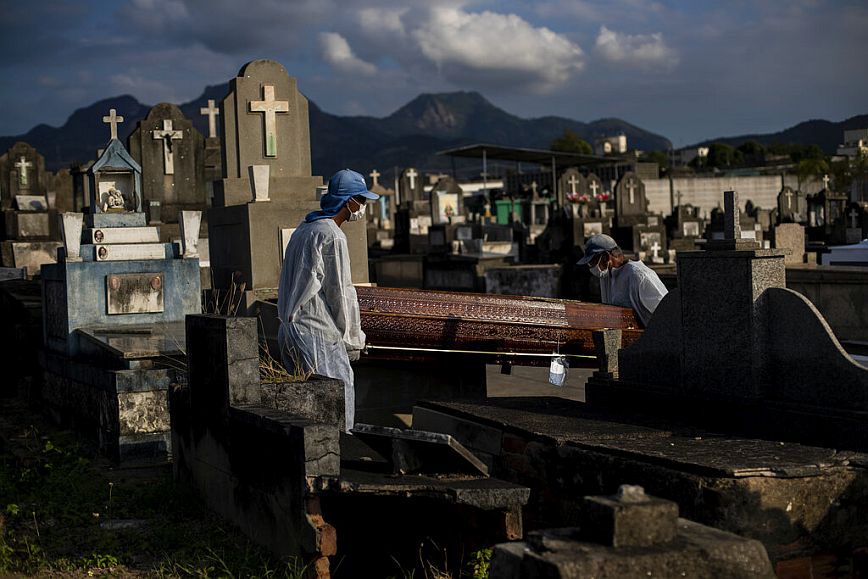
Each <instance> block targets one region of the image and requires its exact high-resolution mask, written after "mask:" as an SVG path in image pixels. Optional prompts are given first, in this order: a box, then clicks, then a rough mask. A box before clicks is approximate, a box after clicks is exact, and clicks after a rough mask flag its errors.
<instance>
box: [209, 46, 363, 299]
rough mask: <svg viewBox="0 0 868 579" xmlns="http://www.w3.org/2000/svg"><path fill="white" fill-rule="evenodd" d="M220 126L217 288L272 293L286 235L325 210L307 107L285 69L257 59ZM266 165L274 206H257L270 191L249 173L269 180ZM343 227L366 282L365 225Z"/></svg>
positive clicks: (358, 274) (214, 229) (232, 86)
mask: <svg viewBox="0 0 868 579" xmlns="http://www.w3.org/2000/svg"><path fill="white" fill-rule="evenodd" d="M220 123H221V128H222V135H223V179H222V180H221V181H219V182H217V183H215V190H214V207H213V208H212V209H210V210H209V211H208V231H209V236H208V237H209V252H210V262H211V271H212V273H213V277H214V284H215V285H214V287H215V288H219V289H229V288H230V286H232V284H238V285H240V284H244V285H245V287H246V288H247V290H248V291H250V292H256V291H258V290H273V289H274V288H276V287H277V286H278V281H279V279H280V267H281V262H282V258H283V249H284V241H285V240H286V236H285V235H282V232H284V231H287V230H290V229H292V228H295V227H296V226H297V225H298V224H299V222H300V221H301V220H302V219H303V218H304V216H305V215H306V214H307V213H308V212H310V211H313V210H316V209H319V202H318V199H317V195H316V190H317V187H318V186H321V185H322V178H321V177H317V176H313V175H311V168H310V166H311V165H310V124H309V120H308V102H307V99H306V98H305V97H304V96H303V95H302V94H301V93H300V92H299V90H298V87H297V84H296V80H295V79H294V78H292V77H290V76H289V75H288V74H287V72H286V69H284V68H283V66H282V65H280V64H279V63H277V62H275V61H272V60H255V61H252V62H249V63H247V64H245V65H244V66H243V67H242V68H241V70H240V71H239V73H238V76H237V77H236V78H234V79H232V80H231V81H230V83H229V94H227V95H226V97H225V98H224V99H223V102H222V105H221V108H220ZM251 167H253V168H254V169H251ZM260 167H267V172H268V179H267V182H268V186H267V192H268V193H267V198H268V200H269V202H261V201H259V202H257V200H262V199H263V192H264V191H265V188H264V187H261V186H259V185H258V184H257V185H254V181H253V180H252V179H251V174H253V175H259V177H260V178H261V177H262V176H263V174H264V172H265V171H266V169H260ZM257 198H258V199H257ZM342 229H343V231H344V232H345V233H346V235H347V240H348V245H349V249H350V261H351V263H352V270H353V281H354V282H357V283H358V282H366V281H367V280H368V267H367V243H366V231H365V222H364V221H359V222H352V223H347V224H345V225H344V226H343V228H342ZM249 295H253V294H249Z"/></svg>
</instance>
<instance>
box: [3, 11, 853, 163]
mask: <svg viewBox="0 0 868 579" xmlns="http://www.w3.org/2000/svg"><path fill="white" fill-rule="evenodd" d="M866 31H868V2H865V1H864V0H853V1H849V0H731V1H730V0H717V1H706V0H684V1H681V2H674V1H673V2H670V1H666V0H657V1H654V0H536V1H531V0H526V1H518V0H500V1H494V0H244V1H241V0H111V1H108V0H0V48H2V51H0V54H2V59H0V62H2V63H0V78H3V82H0V105H2V108H0V135H13V134H19V133H23V132H26V131H27V130H29V129H30V128H31V127H33V126H34V125H36V124H37V123H40V122H45V123H48V124H51V125H61V124H63V122H64V121H65V119H66V118H67V117H68V116H69V114H70V113H71V112H72V111H73V110H75V109H76V108H78V107H81V106H86V105H88V104H91V103H93V102H94V101H96V100H99V99H103V98H107V97H111V96H117V95H121V94H131V95H133V96H135V97H136V98H138V99H139V100H140V101H142V102H144V103H146V104H155V103H157V102H161V101H168V102H175V103H181V102H186V101H189V100H192V99H193V98H195V97H197V96H199V94H201V92H202V90H203V88H204V87H205V86H206V85H209V84H218V83H223V82H226V81H227V80H228V79H229V78H231V77H233V76H235V74H236V73H237V72H238V69H239V68H240V67H241V66H242V65H243V64H244V63H245V62H247V61H248V60H252V59H254V58H272V59H275V60H278V61H280V62H281V63H282V64H283V65H284V66H285V67H286V68H287V70H288V71H289V73H290V74H291V75H293V76H296V77H298V79H299V87H300V89H301V90H302V92H304V93H305V94H306V95H307V96H308V97H309V98H310V99H312V100H313V101H315V102H316V103H317V104H318V105H319V106H320V107H322V108H323V109H325V110H326V111H329V112H332V113H335V114H360V115H361V114H364V115H374V116H385V115H387V114H389V113H391V112H392V111H394V110H395V109H396V108H398V107H399V106H401V105H403V104H405V103H406V102H407V101H409V100H410V99H412V98H413V97H415V96H416V95H417V94H419V93H421V92H450V91H455V90H474V91H479V92H480V93H482V94H483V95H484V96H485V97H487V98H488V99H489V100H490V101H492V102H493V103H494V104H495V105H497V106H500V107H501V108H504V109H506V110H507V111H509V112H511V113H513V114H516V115H518V116H521V117H525V118H532V117H538V116H543V115H560V116H566V117H571V118H575V119H578V120H582V121H591V120H595V119H598V118H603V117H620V118H622V119H625V120H627V121H629V122H632V123H634V124H637V125H639V126H640V127H642V128H645V129H648V130H651V131H654V132H657V133H660V134H662V135H664V136H666V137H669V138H670V139H672V140H673V142H674V143H675V145H676V146H681V145H688V144H691V143H693V142H696V141H698V140H702V139H706V138H713V137H716V136H728V135H735V134H743V133H749V132H770V131H777V130H780V129H783V128H786V127H788V126H791V125H793V124H795V123H797V122H800V121H802V120H807V119H810V118H825V119H829V120H842V119H844V118H847V117H849V116H852V115H855V114H861V113H868V74H866V71H868V65H866V55H868V33H866Z"/></svg>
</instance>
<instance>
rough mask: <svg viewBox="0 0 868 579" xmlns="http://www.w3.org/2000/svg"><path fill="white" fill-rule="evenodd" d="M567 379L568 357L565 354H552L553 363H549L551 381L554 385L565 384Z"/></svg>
mask: <svg viewBox="0 0 868 579" xmlns="http://www.w3.org/2000/svg"><path fill="white" fill-rule="evenodd" d="M566 379H567V359H566V357H565V356H559V355H557V354H552V363H551V364H550V365H549V383H550V384H552V385H554V386H563V385H564V381H565V380H566Z"/></svg>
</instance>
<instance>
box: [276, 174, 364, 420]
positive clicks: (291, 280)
mask: <svg viewBox="0 0 868 579" xmlns="http://www.w3.org/2000/svg"><path fill="white" fill-rule="evenodd" d="M377 198H379V195H377V194H376V193H372V192H371V191H368V187H367V185H366V184H365V179H364V177H362V176H361V175H360V174H358V173H356V172H355V171H351V170H349V169H344V170H342V171H338V172H337V173H335V174H334V175H333V176H332V178H331V179H329V184H328V192H327V193H325V194H324V195H323V196H322V197H321V199H320V207H321V209H320V210H319V211H313V212H311V213H309V214H308V215H307V216H306V217H305V218H304V221H303V222H302V223H301V224H300V225H299V226H298V228H297V229H296V230H295V232H294V233H293V234H292V237H291V238H290V240H289V243H288V244H287V246H286V254H285V257H284V260H283V270H282V271H281V274H280V286H279V290H278V291H279V293H278V298H277V308H278V317H279V319H280V329H279V331H278V340H279V343H280V345H281V352H280V353H281V359H282V362H283V365H284V366H286V368H287V369H288V370H289V371H291V372H292V371H296V370H300V371H305V372H314V373H316V374H320V375H322V376H328V377H329V378H337V379H339V380H342V381H343V383H344V395H345V413H346V414H345V416H346V430H347V431H349V430H350V429H352V427H353V422H354V417H355V391H354V387H353V369H352V368H351V367H350V362H351V361H356V360H358V359H359V354H360V352H361V350H362V349H363V348H364V347H365V334H364V332H362V327H361V321H360V317H359V301H358V298H357V297H356V290H355V288H354V287H353V283H352V274H351V272H350V254H349V249H348V247H347V237H346V235H344V232H343V231H341V225H342V224H343V223H344V222H346V221H357V220H360V219H363V218H364V215H365V203H366V202H367V200H368V199H377Z"/></svg>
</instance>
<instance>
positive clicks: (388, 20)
mask: <svg viewBox="0 0 868 579" xmlns="http://www.w3.org/2000/svg"><path fill="white" fill-rule="evenodd" d="M406 13H407V8H362V9H361V10H359V13H358V23H359V25H360V26H361V27H362V29H364V30H366V31H368V32H370V33H375V34H384V35H395V36H398V37H404V36H405V35H406V34H407V32H406V30H404V23H403V22H402V21H401V17H402V16H403V15H404V14H406Z"/></svg>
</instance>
